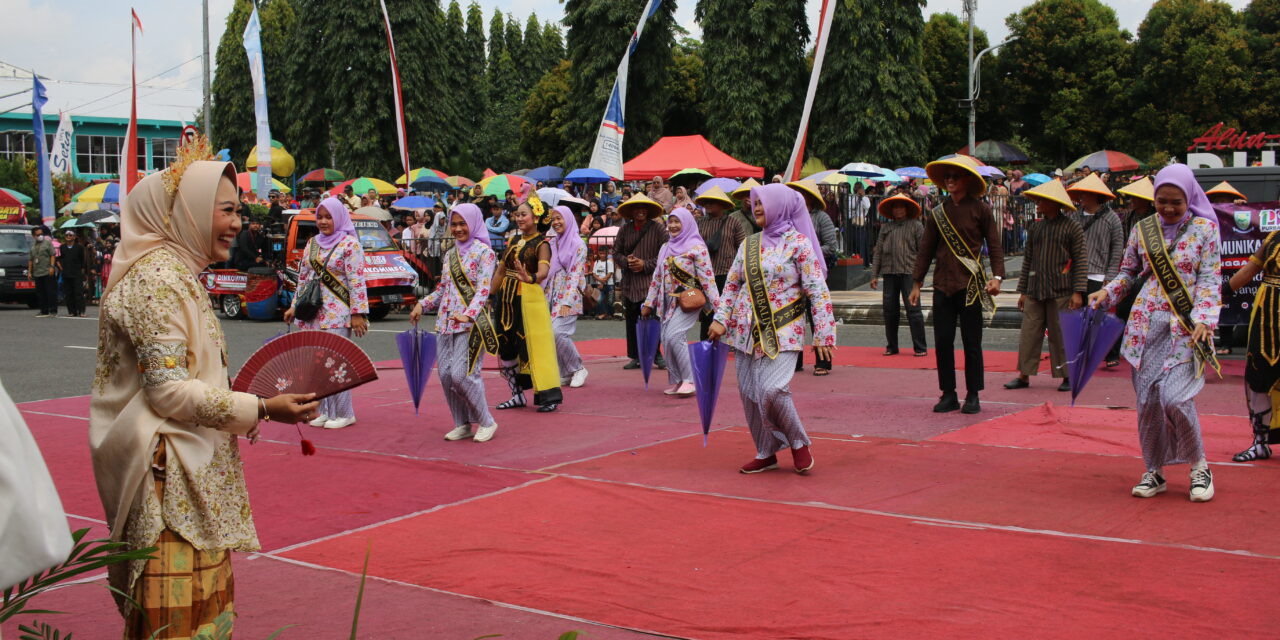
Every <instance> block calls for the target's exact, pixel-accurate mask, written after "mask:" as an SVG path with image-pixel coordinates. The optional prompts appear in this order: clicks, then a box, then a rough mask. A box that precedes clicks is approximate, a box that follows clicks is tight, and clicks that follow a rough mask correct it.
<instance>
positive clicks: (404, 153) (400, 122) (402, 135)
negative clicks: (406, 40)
mask: <svg viewBox="0 0 1280 640" xmlns="http://www.w3.org/2000/svg"><path fill="white" fill-rule="evenodd" d="M379 1H380V2H381V4H382V22H383V24H384V25H386V28H387V51H388V52H389V53H390V54H391V81H392V82H391V90H392V95H393V96H394V97H395V102H396V140H397V141H399V142H400V163H401V164H403V165H404V182H405V184H404V188H405V189H408V188H409V134H408V131H407V130H406V129H405V126H404V94H403V93H402V92H401V91H400V67H399V66H397V65H396V41H395V38H392V37H391V17H390V16H388V15H387V3H386V0H379Z"/></svg>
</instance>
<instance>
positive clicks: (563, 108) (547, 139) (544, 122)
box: [520, 60, 573, 166]
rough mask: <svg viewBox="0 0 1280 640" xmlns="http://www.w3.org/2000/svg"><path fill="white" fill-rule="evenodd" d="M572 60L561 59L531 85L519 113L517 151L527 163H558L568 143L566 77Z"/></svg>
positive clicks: (567, 77) (567, 91) (567, 81)
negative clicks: (518, 144) (518, 143)
mask: <svg viewBox="0 0 1280 640" xmlns="http://www.w3.org/2000/svg"><path fill="white" fill-rule="evenodd" d="M572 68H573V63H572V62H569V61H568V60H561V61H560V63H559V64H558V65H556V67H555V68H554V69H552V70H551V71H548V72H547V73H546V74H545V75H543V76H542V79H540V80H538V84H536V85H534V87H533V91H531V92H530V93H529V98H528V99H527V100H525V103H524V111H523V112H522V113H521V114H520V151H521V152H522V153H523V154H524V157H525V158H526V159H527V160H528V162H529V164H530V165H531V166H543V165H548V164H552V165H558V164H560V163H561V162H563V161H564V150H565V149H566V148H567V147H568V146H569V139H568V123H569V120H568V119H569V96H570V95H571V94H570V89H569V78H570V76H571V70H572Z"/></svg>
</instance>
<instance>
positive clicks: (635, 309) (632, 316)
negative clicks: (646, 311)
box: [622, 296, 662, 360]
mask: <svg viewBox="0 0 1280 640" xmlns="http://www.w3.org/2000/svg"><path fill="white" fill-rule="evenodd" d="M642 306H644V300H634V301H633V300H628V299H627V298H626V297H625V296H624V297H623V298H622V317H623V320H624V321H625V323H626V325H627V357H628V358H631V359H632V360H639V359H640V349H639V347H637V346H636V323H637V322H639V321H640V307H642ZM661 357H662V345H658V353H657V355H655V356H654V359H657V358H661Z"/></svg>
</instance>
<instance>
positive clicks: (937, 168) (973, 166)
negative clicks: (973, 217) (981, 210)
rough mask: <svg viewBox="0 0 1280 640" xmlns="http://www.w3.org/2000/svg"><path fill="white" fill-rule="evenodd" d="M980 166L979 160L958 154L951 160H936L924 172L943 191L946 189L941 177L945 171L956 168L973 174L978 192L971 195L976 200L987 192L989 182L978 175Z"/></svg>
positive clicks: (925, 167)
mask: <svg viewBox="0 0 1280 640" xmlns="http://www.w3.org/2000/svg"><path fill="white" fill-rule="evenodd" d="M978 166H979V165H978V161H977V160H974V159H973V158H971V157H969V156H965V155H959V154H957V155H954V156H951V157H949V158H943V159H941V160H934V161H933V162H930V163H929V164H926V165H925V166H924V171H925V173H927V174H929V179H930V180H932V181H933V183H934V184H935V185H938V187H939V188H943V189H945V188H946V187H945V185H943V184H942V181H941V180H940V179H939V176H940V175H941V172H942V171H943V170H944V169H946V168H947V167H956V168H959V169H964V170H965V171H968V172H969V173H971V174H973V180H974V184H976V185H978V192H977V193H970V194H969V195H970V196H973V197H975V198H976V197H978V196H980V195H982V194H984V193H986V192H987V181H986V180H985V179H984V178H983V177H982V174H981V173H978Z"/></svg>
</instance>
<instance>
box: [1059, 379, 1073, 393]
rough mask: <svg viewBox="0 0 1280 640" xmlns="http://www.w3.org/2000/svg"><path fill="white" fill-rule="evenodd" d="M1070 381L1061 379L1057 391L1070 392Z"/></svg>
mask: <svg viewBox="0 0 1280 640" xmlns="http://www.w3.org/2000/svg"><path fill="white" fill-rule="evenodd" d="M1070 390H1071V381H1070V380H1066V379H1063V381H1062V384H1060V385H1058V391H1070Z"/></svg>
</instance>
